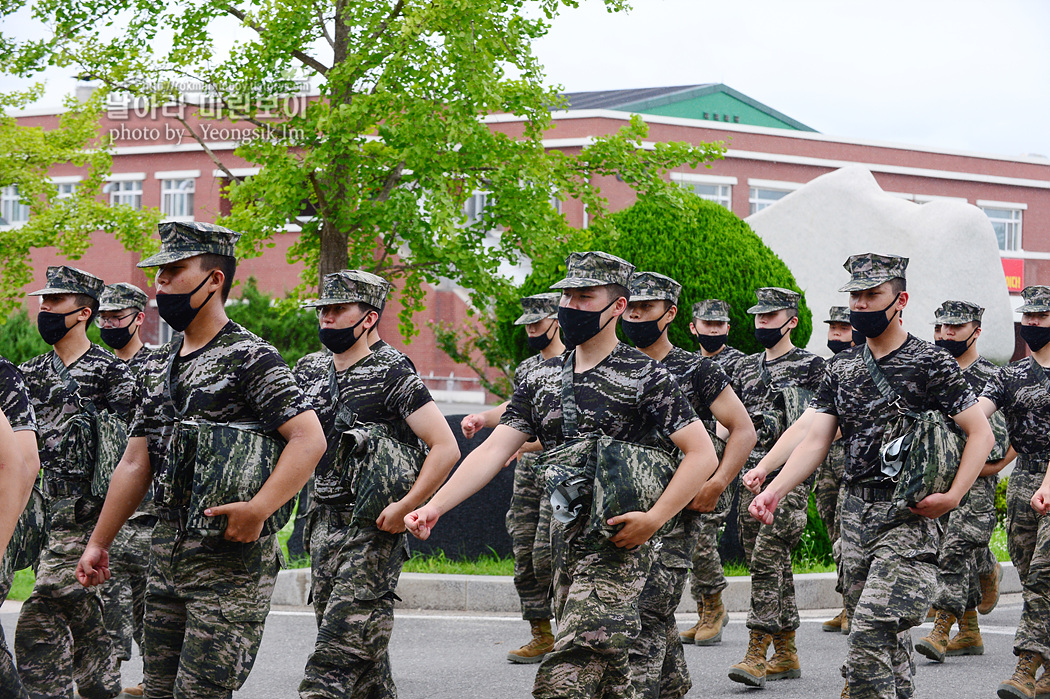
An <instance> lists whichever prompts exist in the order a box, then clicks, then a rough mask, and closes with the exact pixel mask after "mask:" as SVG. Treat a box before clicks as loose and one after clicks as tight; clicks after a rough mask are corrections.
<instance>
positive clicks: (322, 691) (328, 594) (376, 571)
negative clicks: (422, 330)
mask: <svg viewBox="0 0 1050 699" xmlns="http://www.w3.org/2000/svg"><path fill="white" fill-rule="evenodd" d="M322 287H323V288H322V293H321V298H319V299H318V300H317V301H314V302H311V303H310V304H307V305H308V306H312V307H315V308H317V309H318V319H319V321H320V328H319V334H320V338H321V343H322V344H323V345H324V346H325V347H326V348H327V349H328V352H316V353H314V354H310V355H307V356H306V357H303V359H301V360H300V361H299V363H298V364H296V367H295V374H296V378H297V379H298V380H299V382H300V385H301V386H302V387H303V390H304V392H305V393H306V395H307V396H308V397H309V399H310V401H311V403H312V404H313V406H314V408H315V409H316V410H317V412H318V415H319V416H320V418H321V423H322V425H323V426H324V427H325V433H326V435H327V436H328V450H327V453H326V455H325V457H324V459H323V460H322V462H321V464H320V466H319V467H318V470H317V474H316V476H315V479H314V511H313V513H312V514H311V526H310V527H309V530H310V557H311V561H310V563H311V590H310V593H311V594H310V596H311V599H312V600H313V606H314V612H315V614H316V617H317V628H318V630H317V641H316V644H315V646H314V651H313V653H312V654H311V655H310V657H309V659H308V660H307V661H306V672H305V677H304V678H303V681H302V683H301V684H300V685H299V696H300V697H303V699H314V698H318V697H331V698H342V697H370V696H390V697H392V696H396V694H397V692H396V690H395V688H394V680H393V677H392V676H391V674H390V658H389V655H388V653H387V647H388V645H389V642H390V633H391V631H392V629H393V624H394V599H395V595H394V589H395V588H396V587H397V580H398V576H399V575H400V574H401V566H402V564H403V563H404V560H405V558H406V555H407V551H406V547H405V537H404V531H405V515H407V514H408V512H410V511H411V510H412V509H414V508H415V507H417V506H419V505H420V504H422V503H423V502H424V501H425V500H426V499H427V498H428V497H430V495H432V494H433V492H434V491H435V490H437V488H438V486H439V485H441V483H442V482H443V481H444V480H445V477H446V476H447V475H448V473H449V471H450V470H451V469H452V467H453V466H454V465H455V463H456V461H457V460H458V459H459V448H458V447H457V445H456V438H455V437H454V436H453V434H452V430H451V429H450V428H449V426H448V423H447V422H446V421H445V419H444V417H442V415H441V411H440V410H439V409H438V407H437V405H436V404H435V403H434V400H433V398H431V396H430V392H429V391H428V390H427V389H426V387H425V386H424V385H423V380H422V379H421V378H420V377H419V375H418V374H416V372H414V371H412V370H411V369H409V368H408V367H407V366H406V365H405V363H404V362H403V361H402V360H401V359H400V357H399V355H398V353H394V352H374V351H372V348H371V347H369V345H368V342H367V341H366V340H362V338H364V337H365V336H367V335H368V332H369V329H370V328H371V326H372V325H374V324H375V323H376V322H377V321H378V320H379V313H380V312H381V311H382V309H383V305H384V303H385V301H386V289H387V284H386V282H385V281H384V280H383V279H382V278H381V277H377V276H376V275H374V274H369V273H368V272H362V271H358V270H349V271H345V270H344V271H342V272H335V273H333V274H328V275H325V278H324V281H323V285H322ZM372 425H385V426H386V427H387V428H389V430H390V432H392V433H393V435H394V436H395V438H397V439H398V440H399V441H404V442H411V441H415V440H416V439H417V438H418V439H419V440H422V441H423V442H424V443H426V445H427V446H428V447H429V448H430V451H429V453H428V454H427V456H426V459H425V460H424V461H423V463H422V466H421V467H420V468H419V471H418V477H414V478H410V480H411V481H412V482H411V484H410V487H408V488H407V492H405V493H404V494H403V496H402V497H400V498H399V499H397V500H394V501H391V498H390V497H389V496H388V497H383V495H385V494H387V493H389V492H391V491H392V489H393V488H394V487H395V485H396V483H397V479H399V478H405V477H406V475H405V474H404V473H400V472H394V471H393V470H392V468H391V462H390V457H391V456H393V454H392V453H389V452H388V453H381V452H380V451H379V450H378V448H377V449H376V450H372V447H369V449H370V451H369V453H368V454H367V456H365V458H364V459H359V460H357V461H354V462H352V463H353V465H351V463H350V462H347V461H346V460H345V456H344V454H343V452H342V448H341V446H340V438H341V433H342V432H343V431H344V430H347V429H351V428H352V429H367V426H372ZM369 443H370V444H371V442H369ZM417 467H418V465H417ZM363 470H367V471H369V472H370V474H371V475H373V477H374V479H375V480H376V483H377V487H378V490H379V491H381V492H380V494H377V493H376V492H375V490H374V489H372V488H368V487H364V486H363V485H361V484H362V482H363V479H364V476H365V474H364V473H362V471H363ZM413 475H414V474H413ZM405 485H406V486H409V483H406V484H405ZM398 495H402V494H401V493H398ZM373 501H374V502H373Z"/></svg>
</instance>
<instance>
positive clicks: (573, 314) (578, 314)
mask: <svg viewBox="0 0 1050 699" xmlns="http://www.w3.org/2000/svg"><path fill="white" fill-rule="evenodd" d="M618 300H619V299H613V300H612V301H610V302H609V305H608V306H606V307H605V308H603V309H602V310H600V311H581V310H580V309H578V308H569V307H567V306H558V325H560V326H561V331H562V332H563V333H565V346H566V347H567V348H569V349H575V348H576V346H577V345H582V344H583V343H584V342H587V340H590V339H591V338H592V337H594V336H595V335H597V334H598V333H600V332H601V331H602V330H604V329H605V326H606V325H608V324H609V323H610V322H611V321H612V320H613V318H615V317H616V316H613V317H612V318H609V320H607V321H605V325H598V323H600V322H601V319H602V313H605V311H607V310H609V308H610V307H611V306H612V305H613V304H614V303H616V302H617V301H618Z"/></svg>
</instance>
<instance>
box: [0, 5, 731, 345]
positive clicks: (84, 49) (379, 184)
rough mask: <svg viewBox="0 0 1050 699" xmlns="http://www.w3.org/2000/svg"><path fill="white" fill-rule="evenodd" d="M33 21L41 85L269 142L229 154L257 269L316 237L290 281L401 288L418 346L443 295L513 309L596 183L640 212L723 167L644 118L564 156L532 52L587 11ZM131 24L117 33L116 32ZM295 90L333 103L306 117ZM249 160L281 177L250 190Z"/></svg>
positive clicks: (229, 8) (238, 222) (10, 63)
mask: <svg viewBox="0 0 1050 699" xmlns="http://www.w3.org/2000/svg"><path fill="white" fill-rule="evenodd" d="M25 4H28V5H30V6H31V9H32V13H33V16H34V17H36V18H37V19H38V20H40V21H41V22H43V23H45V24H47V25H48V26H49V28H50V29H51V31H50V32H48V35H47V37H46V38H43V39H40V40H28V41H26V40H24V39H22V38H21V37H11V36H7V35H0V61H2V62H3V65H4V66H5V68H6V70H8V71H9V72H11V73H14V74H17V75H20V76H34V75H38V74H40V72H41V71H43V70H44V69H46V68H47V67H49V66H55V65H63V66H66V65H75V66H77V67H78V68H79V69H80V70H81V71H82V72H83V73H85V74H88V75H91V76H92V77H93V78H94V79H96V80H97V81H100V82H101V83H102V88H101V89H100V91H99V93H100V95H103V94H105V93H106V92H110V91H116V92H121V93H127V94H130V95H132V96H134V97H136V98H142V99H144V100H146V101H147V102H149V103H151V104H153V105H160V104H164V103H170V102H181V103H183V104H186V105H189V109H188V113H187V116H186V118H185V119H183V120H182V125H183V127H184V129H185V130H186V132H187V135H188V136H190V137H192V138H195V139H196V140H198V141H199V142H200V143H201V144H203V143H204V142H205V140H206V139H205V138H204V136H203V135H202V129H201V128H200V127H199V126H197V125H196V124H194V125H193V126H191V125H190V121H191V120H192V119H193V118H195V117H200V118H203V119H204V120H205V122H206V121H207V120H208V119H217V118H221V119H229V120H232V121H234V122H237V126H238V128H251V127H253V126H254V127H255V128H256V129H257V131H256V132H255V133H257V134H258V136H257V137H254V138H250V139H248V140H246V141H243V142H242V144H241V145H240V146H239V147H238V148H237V149H236V151H235V152H234V153H232V154H231V155H232V157H228V156H227V155H226V154H225V153H211V155H212V156H213V158H214V159H215V160H216V164H217V166H218V167H219V168H221V169H226V170H227V173H228V175H229V180H230V185H229V187H228V190H227V194H228V196H229V199H230V201H231V203H232V208H231V213H230V214H229V216H228V217H225V218H223V219H221V220H220V221H219V222H220V223H222V224H224V225H227V226H230V227H232V228H234V229H236V230H239V231H242V232H243V233H244V237H243V238H242V239H241V244H240V252H241V253H242V254H246V255H258V254H261V252H262V251H263V249H264V248H265V247H266V246H269V245H272V242H271V239H272V238H273V237H274V236H275V235H277V234H280V233H283V232H285V231H286V230H288V227H289V226H293V227H295V228H300V229H301V234H300V237H299V239H298V241H297V242H296V243H295V244H294V245H293V246H292V247H291V249H290V251H289V261H290V262H293V263H294V262H301V263H303V265H304V269H305V272H304V284H303V286H302V287H301V288H300V290H299V291H300V292H301V293H306V292H307V291H308V289H310V288H314V287H316V285H317V280H318V276H319V275H321V274H324V273H326V272H331V271H335V270H338V269H342V268H344V267H354V268H361V269H367V270H369V271H372V272H375V273H377V274H380V275H382V276H384V277H385V278H387V279H391V280H394V279H400V280H401V282H402V283H401V285H400V288H401V298H400V301H401V302H402V305H403V310H402V312H401V314H400V330H401V333H402V335H403V336H404V337H406V339H407V338H410V337H411V336H412V335H414V334H415V333H416V332H417V330H416V328H415V327H414V325H413V323H412V316H413V314H415V313H416V312H418V311H420V310H422V309H423V301H424V295H425V286H424V285H425V284H426V283H431V284H432V283H437V282H439V281H441V280H442V279H451V280H453V281H455V282H457V283H459V284H460V285H462V286H463V287H464V288H467V289H470V290H471V292H472V293H473V295H474V301H475V306H476V307H477V308H486V307H488V303H489V302H490V301H491V300H492V299H493V298H498V297H501V296H503V295H506V294H510V293H511V286H510V283H509V282H508V280H507V279H505V278H504V277H502V276H501V275H500V274H499V266H500V264H502V263H503V262H505V261H509V262H511V263H514V262H517V261H520V260H521V259H523V256H528V257H533V256H535V255H536V254H537V252H538V251H542V250H545V249H546V248H548V247H550V246H552V245H555V244H557V242H558V240H557V235H558V234H559V233H560V232H561V231H562V229H563V226H564V223H563V219H562V217H561V215H560V214H559V213H558V212H557V210H556V209H555V207H553V206H552V205H551V203H550V198H551V195H552V193H556V195H557V196H559V197H562V198H566V199H579V200H580V201H581V202H583V203H584V204H585V205H586V207H587V210H588V212H589V213H590V215H591V216H592V218H594V217H600V216H601V214H602V211H603V210H604V207H605V200H604V198H603V197H602V196H601V193H600V192H599V190H598V188H597V187H596V186H595V185H593V184H592V182H594V181H597V180H599V179H601V178H602V177H604V176H611V175H616V176H617V177H619V178H620V179H621V180H622V181H624V182H626V183H627V184H628V185H629V186H631V187H633V188H635V189H637V190H638V191H640V192H654V191H659V190H661V189H662V188H666V187H668V186H670V183H668V182H667V180H666V173H667V171H668V170H669V169H671V168H673V167H677V166H679V165H682V164H686V165H689V166H690V167H696V166H697V165H698V164H700V163H702V162H705V161H707V160H710V159H712V158H715V157H720V155H721V152H722V148H721V147H720V146H712V145H707V144H699V145H690V144H685V143H671V144H667V143H657V144H655V146H649V144H645V145H643V140H644V139H646V137H647V133H648V132H647V129H646V127H645V125H644V123H643V122H642V121H641V120H640V119H639V118H634V119H632V120H631V122H630V123H629V124H628V125H627V126H625V127H624V128H623V130H622V131H621V132H619V133H616V134H612V135H608V136H603V137H600V138H598V139H596V140H595V142H594V143H593V144H591V145H589V146H587V147H585V148H583V149H582V152H580V153H576V154H566V153H563V152H560V151H555V150H547V149H545V148H544V146H543V143H542V140H543V137H544V135H545V134H546V132H547V131H548V130H549V129H550V128H551V126H552V119H551V109H552V107H557V106H558V105H559V104H560V101H561V100H560V98H559V97H558V94H557V89H556V88H555V87H553V86H550V85H547V84H546V83H545V79H544V75H543V69H542V66H541V65H540V64H539V62H538V61H537V59H536V57H535V56H534V55H533V52H532V45H533V42H534V41H535V40H537V39H539V38H540V37H542V36H544V35H545V34H546V33H547V32H548V30H549V28H550V23H551V22H552V21H553V20H554V19H555V18H556V17H557V15H558V14H559V13H560V12H561V11H562V10H563V9H565V8H572V7H576V6H577V5H578V4H579V2H578V0H425V1H424V0H397V2H394V1H393V0H365V1H361V2H349V3H347V2H334V3H333V2H315V1H314V0H309V1H308V0H287V1H286V2H282V3H259V2H253V1H252V0H173V1H172V2H167V3H142V2H136V1H135V0H114V2H110V3H78V4H73V5H70V3H68V2H65V0H13V2H12V3H11V6H10V7H9V8H8V9H9V10H10V11H13V10H14V9H17V8H18V7H21V6H22V5H25ZM605 5H606V7H607V8H608V9H609V10H610V11H618V10H621V9H624V7H625V3H624V2H623V1H622V0H605ZM467 20H469V21H467ZM113 24H116V25H117V28H118V30H117V31H110V32H99V31H98V30H97V28H98V27H104V26H109V25H113ZM231 25H235V26H239V28H243V29H244V30H245V31H244V32H238V37H241V36H246V37H247V38H245V39H244V40H243V41H241V42H240V43H238V44H237V45H236V46H235V47H234V48H233V49H232V50H231V51H230V52H229V53H228V54H220V53H218V52H217V51H216V50H215V44H216V43H217V42H216V39H222V40H225V38H226V36H227V35H229V33H230V27H231ZM158 34H162V35H163V36H164V37H165V40H164V41H155V40H154V37H156V36H157V35H158ZM188 80H199V81H200V82H201V83H202V84H203V85H207V86H208V88H209V90H210V91H212V93H213V94H212V95H209V96H210V97H213V98H214V104H215V107H213V108H209V110H208V113H207V114H206V113H204V111H203V110H201V111H198V110H196V105H195V103H194V101H195V100H197V98H198V97H199V95H197V94H194V95H187V94H181V93H180V92H179V90H178V89H176V82H175V81H182V82H185V81H188ZM295 80H303V81H307V82H308V83H310V84H312V85H314V86H315V87H316V88H317V89H319V90H320V96H319V97H318V98H316V99H310V100H305V99H302V98H296V97H294V96H293V93H294V90H293V89H292V88H291V87H290V86H291V84H292V83H293V82H294V81H295ZM493 114H513V115H516V116H518V117H520V118H521V121H520V122H518V123H516V124H513V125H510V126H507V127H504V126H501V125H499V124H498V123H491V121H492V120H488V119H487V117H488V116H489V115H493ZM500 129H505V130H506V133H504V132H503V131H501V130H500ZM205 149H206V150H207V148H205ZM209 153H210V151H209ZM241 159H243V161H247V162H249V163H252V164H254V165H258V166H260V167H261V171H260V172H259V173H258V174H257V175H254V176H252V177H248V178H240V177H236V176H234V174H233V171H232V168H235V167H240V166H242V164H243V162H242V160H241ZM227 161H228V162H227ZM475 192H487V193H488V194H487V203H486V206H485V208H484V210H483V211H482V212H481V214H480V215H479V216H477V217H476V219H474V220H469V221H468V220H467V218H466V216H465V214H464V208H463V207H464V203H465V202H466V201H467V199H468V198H469V197H471V196H472V195H473V194H474V193H475ZM304 209H307V210H309V212H310V215H309V216H301V214H303V211H304ZM497 230H498V231H500V234H499V235H489V233H490V232H491V231H497Z"/></svg>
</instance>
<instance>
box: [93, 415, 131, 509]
mask: <svg viewBox="0 0 1050 699" xmlns="http://www.w3.org/2000/svg"><path fill="white" fill-rule="evenodd" d="M95 435H96V439H95V445H96V447H95V470H94V472H93V473H92V474H91V494H92V495H94V496H95V497H99V498H105V497H106V493H107V492H108V491H109V481H110V480H111V479H112V478H113V472H114V471H116V470H117V464H119V463H120V457H121V456H123V455H124V450H125V449H127V446H128V430H127V427H126V426H125V425H124V421H123V420H121V419H120V418H119V417H117V416H116V415H114V414H113V413H110V412H107V411H105V410H103V411H100V412H97V413H95Z"/></svg>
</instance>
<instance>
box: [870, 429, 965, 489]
mask: <svg viewBox="0 0 1050 699" xmlns="http://www.w3.org/2000/svg"><path fill="white" fill-rule="evenodd" d="M898 439H900V440H902V443H901V447H900V449H899V450H898V454H897V463H898V464H899V467H900V468H899V471H898V473H897V474H896V475H895V476H893V480H894V481H895V482H896V484H897V486H896V488H895V490H894V493H893V500H894V502H896V503H897V505H898V506H899V507H902V508H903V507H915V505H917V504H918V503H920V502H922V500H923V498H925V497H926V496H928V495H932V494H933V493H944V492H947V490H948V489H949V488H951V487H952V482H953V481H954V480H955V476H956V474H957V473H958V472H959V459H960V457H961V456H962V449H963V444H964V442H963V439H962V437H960V436H959V435H958V433H957V432H955V430H953V429H951V428H949V427H948V423H947V421H946V420H945V418H944V413H942V412H941V411H939V410H927V411H924V412H922V413H913V412H904V413H901V414H899V415H896V416H894V418H893V419H892V420H891V422H890V425H889V426H888V427H887V428H886V431H885V432H884V433H883V440H882V444H883V453H885V451H886V449H887V448H892V444H893V443H894V442H895V441H896V440H898ZM883 461H884V463H885V461H886V459H885V457H884V459H883ZM883 472H884V473H885V472H886V471H885V466H884V467H883ZM887 475H889V474H887Z"/></svg>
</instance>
